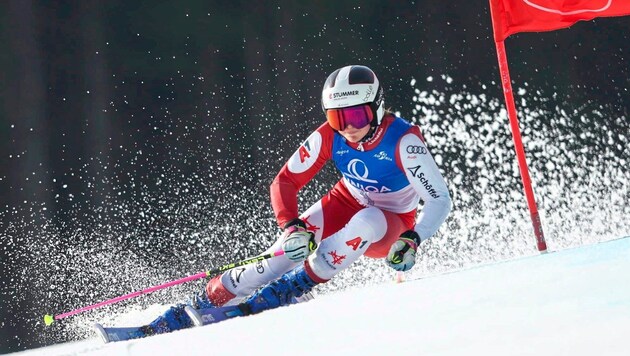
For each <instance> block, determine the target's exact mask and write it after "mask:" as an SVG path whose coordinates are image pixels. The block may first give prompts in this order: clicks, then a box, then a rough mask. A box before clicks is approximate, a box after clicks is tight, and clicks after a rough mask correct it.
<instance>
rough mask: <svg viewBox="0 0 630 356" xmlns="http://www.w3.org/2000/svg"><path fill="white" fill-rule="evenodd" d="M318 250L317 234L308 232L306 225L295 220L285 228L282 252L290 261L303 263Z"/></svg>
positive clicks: (299, 220)
mask: <svg viewBox="0 0 630 356" xmlns="http://www.w3.org/2000/svg"><path fill="white" fill-rule="evenodd" d="M316 248H317V243H316V242H315V234H314V233H312V232H310V231H307V230H306V223H304V221H302V220H301V219H298V218H296V219H293V220H291V221H289V222H288V223H287V224H286V225H285V226H284V233H283V241H282V250H283V251H284V255H285V256H287V258H288V259H290V260H291V261H294V262H301V261H304V260H306V258H307V257H308V256H309V255H310V254H311V253H312V252H313V251H315V249H316Z"/></svg>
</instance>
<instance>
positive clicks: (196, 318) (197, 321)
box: [184, 305, 203, 326]
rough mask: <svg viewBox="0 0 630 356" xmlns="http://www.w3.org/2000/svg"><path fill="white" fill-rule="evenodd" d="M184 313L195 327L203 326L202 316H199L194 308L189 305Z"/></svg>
mask: <svg viewBox="0 0 630 356" xmlns="http://www.w3.org/2000/svg"><path fill="white" fill-rule="evenodd" d="M184 311H185V312H186V314H188V316H189V317H190V319H191V320H192V322H193V324H194V325H195V326H202V325H203V319H202V318H201V315H199V313H197V311H196V310H195V309H193V307H191V306H190V305H187V306H185V307H184Z"/></svg>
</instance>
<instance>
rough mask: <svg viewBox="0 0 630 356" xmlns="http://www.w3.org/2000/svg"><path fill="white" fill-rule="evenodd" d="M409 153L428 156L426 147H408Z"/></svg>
mask: <svg viewBox="0 0 630 356" xmlns="http://www.w3.org/2000/svg"><path fill="white" fill-rule="evenodd" d="M407 153H410V154H419V155H426V154H427V148H426V147H424V146H407Z"/></svg>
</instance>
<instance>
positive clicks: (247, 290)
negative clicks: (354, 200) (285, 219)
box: [206, 195, 347, 306]
mask: <svg viewBox="0 0 630 356" xmlns="http://www.w3.org/2000/svg"><path fill="white" fill-rule="evenodd" d="M330 204H331V199H330V198H329V197H328V195H327V196H326V197H324V198H322V199H321V200H320V201H318V202H317V203H315V204H313V205H312V206H311V207H310V208H309V209H308V210H306V211H305V212H304V213H303V214H302V215H301V216H300V218H301V219H302V220H304V222H305V223H306V225H307V230H309V231H311V232H313V233H314V234H315V240H316V241H317V243H319V242H320V241H321V239H322V237H323V232H324V214H323V210H324V209H325V208H326V207H327V206H329V205H330ZM346 210H347V209H346ZM281 245H282V238H279V239H278V240H277V241H276V242H275V243H274V244H273V245H272V246H271V247H270V248H269V249H268V250H267V251H265V253H271V252H275V251H278V250H280V249H281V248H282V247H281ZM296 266H298V263H296V262H293V261H291V260H289V259H288V258H286V257H285V256H278V257H274V258H271V259H266V260H264V261H260V262H257V263H256V264H253V265H248V266H243V267H237V268H234V269H231V270H229V271H227V272H225V273H223V274H221V275H219V276H217V277H214V278H213V279H212V280H210V282H208V285H207V286H206V292H207V294H208V298H209V300H210V301H211V302H212V303H213V304H214V305H218V306H221V305H234V304H237V303H239V302H240V301H242V299H243V298H245V297H247V296H249V295H250V294H251V293H252V292H254V291H255V290H256V289H258V288H260V286H263V285H265V284H267V283H269V282H270V281H273V280H275V279H277V278H278V277H280V276H282V275H283V274H284V273H286V272H287V271H290V270H292V269H293V268H295V267H296Z"/></svg>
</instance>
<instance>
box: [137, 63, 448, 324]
mask: <svg viewBox="0 0 630 356" xmlns="http://www.w3.org/2000/svg"><path fill="white" fill-rule="evenodd" d="M322 108H323V110H324V113H325V114H326V122H325V123H323V124H322V125H321V126H319V128H317V129H316V130H315V131H314V132H313V133H312V134H311V135H310V136H309V137H308V138H307V140H306V141H305V142H304V143H303V144H302V145H301V146H300V147H299V148H298V149H297V151H296V152H295V153H294V154H293V155H292V156H291V158H289V160H288V162H287V163H286V164H285V165H284V166H283V167H282V169H281V170H280V172H279V173H278V175H277V176H276V177H275V179H274V180H273V182H272V183H271V188H270V192H271V205H272V207H273V211H274V213H275V216H276V219H277V222H278V224H279V226H280V227H282V228H283V230H284V232H283V233H282V235H281V237H280V238H279V239H278V240H277V241H276V242H275V243H274V244H273V245H272V246H271V247H270V248H269V250H267V252H266V253H269V252H273V251H277V250H279V249H282V250H283V251H284V255H282V256H278V257H275V258H272V259H267V260H264V261H261V262H258V263H257V264H255V265H247V266H245V267H239V268H235V269H232V270H230V271H227V272H225V273H223V274H221V275H219V276H216V277H215V278H213V279H212V280H211V281H210V282H209V283H208V285H207V287H206V291H205V293H203V294H202V295H199V296H197V297H196V298H194V300H193V301H192V302H190V303H189V304H190V305H192V306H193V308H197V309H198V308H208V307H213V306H223V305H236V304H238V305H239V307H240V308H242V309H243V310H244V311H245V313H246V314H252V313H258V312H261V311H263V310H266V309H271V308H276V307H279V306H283V305H286V304H289V303H293V302H295V298H299V297H301V296H302V295H303V294H304V293H307V292H309V291H310V290H311V289H312V288H313V287H314V286H315V285H317V284H320V283H325V282H327V281H328V280H330V279H331V278H332V277H334V276H335V275H336V274H337V273H339V272H341V271H342V270H344V269H345V268H347V267H348V266H350V265H351V264H352V263H353V262H354V261H356V260H357V259H358V258H359V257H360V256H362V255H365V256H367V257H371V258H385V263H386V264H387V265H388V266H390V267H392V268H393V269H395V270H397V271H406V270H409V269H410V268H411V267H413V265H414V263H415V259H416V253H417V249H418V245H419V244H420V243H421V242H422V241H424V240H427V239H429V238H430V237H431V236H432V235H433V234H434V233H435V232H436V231H437V230H438V228H439V227H440V225H442V223H443V222H444V221H445V219H446V217H447V216H448V214H449V212H450V210H451V206H452V203H451V198H450V196H449V192H448V189H447V186H446V183H445V181H444V178H443V177H442V175H441V174H440V171H439V170H438V166H437V164H436V163H435V161H434V160H433V158H432V156H431V154H430V153H429V150H428V148H427V145H426V143H425V141H424V139H423V137H422V134H421V132H420V129H419V127H418V126H415V125H412V124H410V123H408V122H407V121H405V120H403V119H402V118H399V117H396V116H395V115H394V114H393V113H391V112H390V111H387V110H385V109H384V101H383V88H382V86H381V84H380V83H379V80H378V79H377V77H376V75H375V74H374V72H373V71H372V70H371V69H369V68H368V67H365V66H360V65H351V66H346V67H343V68H340V69H337V70H335V71H334V72H333V73H332V74H330V76H328V79H327V80H326V82H325V84H324V89H323V91H322ZM329 160H332V161H333V162H334V164H335V166H336V167H337V169H338V170H339V172H340V173H341V176H342V177H341V179H340V180H339V181H338V182H337V183H336V184H335V185H334V187H333V188H332V189H331V190H330V191H329V192H328V194H326V195H325V196H324V197H322V198H321V199H320V200H319V201H318V202H316V203H315V204H313V205H312V206H311V207H310V208H308V209H307V210H306V211H305V212H303V213H302V214H301V215H299V214H298V204H297V195H298V192H299V190H300V189H301V188H302V187H303V186H304V185H305V184H306V183H308V182H309V181H310V180H311V179H313V177H314V176H315V175H316V173H317V172H318V171H320V170H321V169H322V167H323V166H324V164H325V163H326V162H327V161H329ZM420 201H422V202H423V203H424V205H423V207H422V211H421V213H420V214H418V215H417V208H418V205H419V203H420ZM416 215H417V216H416ZM184 307H185V305H184V304H179V305H177V306H174V307H171V308H170V309H169V310H168V311H166V313H164V314H163V315H162V316H160V317H159V318H157V319H156V320H155V321H153V322H152V323H151V324H150V325H148V326H147V327H145V331H146V332H147V333H161V332H167V331H171V330H177V329H180V328H184V327H188V326H190V325H191V319H190V317H189V316H188V315H187V314H186V313H185V312H184Z"/></svg>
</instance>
